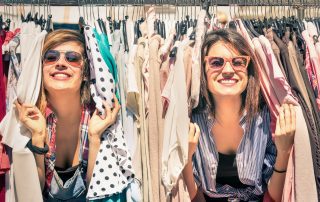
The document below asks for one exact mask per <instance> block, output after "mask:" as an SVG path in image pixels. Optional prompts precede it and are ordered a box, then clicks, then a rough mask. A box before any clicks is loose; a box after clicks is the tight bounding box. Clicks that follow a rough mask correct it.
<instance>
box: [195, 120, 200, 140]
mask: <svg viewBox="0 0 320 202" xmlns="http://www.w3.org/2000/svg"><path fill="white" fill-rule="evenodd" d="M194 125H195V128H196V133H195V135H194V140H195V141H197V142H198V139H199V137H200V128H199V126H198V124H196V123H195V124H194Z"/></svg>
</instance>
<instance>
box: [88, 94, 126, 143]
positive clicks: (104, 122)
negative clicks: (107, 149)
mask: <svg viewBox="0 0 320 202" xmlns="http://www.w3.org/2000/svg"><path fill="white" fill-rule="evenodd" d="M113 99H114V101H115V103H114V108H113V110H111V108H110V107H109V106H108V104H107V103H106V102H105V101H103V105H104V108H105V114H106V115H105V117H102V116H100V115H99V112H98V110H97V109H96V110H95V112H94V113H93V115H92V117H91V119H90V121H89V129H88V133H89V141H100V138H101V135H102V133H103V132H104V131H105V130H106V129H107V128H108V127H110V126H111V125H112V124H114V122H115V121H116V120H117V115H118V112H119V110H120V108H121V106H120V104H119V101H118V99H117V97H116V96H115V95H113Z"/></svg>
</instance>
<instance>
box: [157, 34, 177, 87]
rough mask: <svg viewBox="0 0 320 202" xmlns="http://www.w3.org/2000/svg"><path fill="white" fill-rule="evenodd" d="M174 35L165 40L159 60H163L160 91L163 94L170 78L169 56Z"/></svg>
mask: <svg viewBox="0 0 320 202" xmlns="http://www.w3.org/2000/svg"><path fill="white" fill-rule="evenodd" d="M173 39H174V34H173V33H172V34H170V35H169V37H168V38H167V39H166V40H165V42H164V44H163V46H162V47H161V48H160V50H159V59H160V60H161V65H160V89H161V92H162V91H163V89H164V86H165V85H166V82H167V80H168V77H169V73H170V68H169V66H170V64H169V60H170V57H169V54H170V50H171V47H172V45H173V43H174V41H173Z"/></svg>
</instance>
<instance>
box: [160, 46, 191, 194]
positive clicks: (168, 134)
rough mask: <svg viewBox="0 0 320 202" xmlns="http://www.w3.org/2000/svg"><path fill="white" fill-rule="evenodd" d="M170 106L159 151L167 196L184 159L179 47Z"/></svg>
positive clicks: (185, 131) (185, 110) (183, 99)
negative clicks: (160, 150)
mask: <svg viewBox="0 0 320 202" xmlns="http://www.w3.org/2000/svg"><path fill="white" fill-rule="evenodd" d="M171 75H172V77H173V79H172V84H171V86H170V92H171V93H170V97H169V99H170V104H169V107H168V110H167V113H166V117H165V125H164V133H163V134H164V142H163V150H162V168H161V170H162V176H161V177H162V181H163V184H164V185H165V187H166V191H167V193H171V190H172V189H173V187H175V186H176V183H177V180H178V178H179V177H180V174H181V173H182V170H183V168H184V166H185V165H186V163H187V158H188V130H189V129H188V128H189V122H190V120H189V117H188V97H187V91H186V82H185V70H184V63H183V48H182V47H180V46H179V47H178V51H177V60H176V63H175V65H174V68H173V69H172V70H171V72H170V76H171Z"/></svg>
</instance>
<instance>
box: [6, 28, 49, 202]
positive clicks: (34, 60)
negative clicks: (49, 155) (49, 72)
mask: <svg viewBox="0 0 320 202" xmlns="http://www.w3.org/2000/svg"><path fill="white" fill-rule="evenodd" d="M46 34H47V33H46V31H42V32H41V28H40V26H36V25H35V24H34V22H29V23H23V24H22V27H21V36H20V37H21V48H22V50H21V51H22V52H21V55H22V56H24V61H22V72H21V75H20V78H19V81H18V84H17V97H18V100H19V101H20V102H21V103H30V104H33V105H35V104H36V101H37V99H38V95H39V92H40V86H41V85H40V84H41V76H42V73H41V72H42V68H41V67H42V64H41V51H42V46H43V41H44V38H45V36H46ZM30 35H32V37H31V39H30V38H29V41H28V42H27V43H25V44H24V43H23V42H26V41H25V37H27V36H30ZM26 46H27V48H26ZM0 133H1V134H2V135H3V140H2V141H3V143H4V144H6V145H8V146H9V147H11V148H12V149H13V152H12V155H13V156H12V159H13V165H12V168H13V175H14V187H11V188H12V189H11V190H9V191H10V192H11V195H12V196H15V198H16V200H17V201H35V202H38V201H43V200H42V194H41V190H40V183H39V177H38V173H37V167H36V162H35V159H34V156H33V154H32V153H31V152H30V150H29V149H27V148H26V147H25V146H26V144H27V142H28V141H29V140H30V137H31V134H30V131H29V130H28V129H27V128H25V127H24V126H22V125H21V124H20V122H19V119H18V117H17V113H16V110H15V108H14V107H13V108H12V109H10V111H9V112H8V113H7V115H6V116H5V118H4V119H3V120H2V122H1V123H0ZM26 185H27V186H26Z"/></svg>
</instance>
